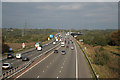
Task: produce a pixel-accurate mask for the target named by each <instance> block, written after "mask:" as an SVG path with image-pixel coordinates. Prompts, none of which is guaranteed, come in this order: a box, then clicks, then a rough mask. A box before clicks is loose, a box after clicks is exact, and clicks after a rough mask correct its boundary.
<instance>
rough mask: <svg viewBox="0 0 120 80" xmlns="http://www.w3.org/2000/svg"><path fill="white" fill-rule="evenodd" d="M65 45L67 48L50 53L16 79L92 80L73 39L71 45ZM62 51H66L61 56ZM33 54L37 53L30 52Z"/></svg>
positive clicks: (84, 60)
mask: <svg viewBox="0 0 120 80" xmlns="http://www.w3.org/2000/svg"><path fill="white" fill-rule="evenodd" d="M69 37H70V36H69ZM66 45H68V46H69V48H66V47H61V46H59V47H58V48H57V49H58V51H59V52H58V53H54V51H52V52H51V53H50V54H49V55H48V56H46V58H44V59H42V60H41V61H39V62H38V63H37V64H36V65H33V66H32V67H31V68H29V69H28V70H26V71H25V72H23V73H21V74H20V75H18V76H16V78H92V75H91V73H90V69H89V67H88V64H87V61H86V59H85V57H84V55H83V52H82V51H81V50H80V48H79V46H78V44H77V43H76V42H75V40H74V39H73V44H72V43H70V44H66ZM52 46H54V45H52V44H51V46H50V47H52ZM71 46H74V50H71V48H70V47H71ZM46 50H47V49H46ZM62 50H65V51H66V54H65V55H62V54H61V51H62ZM35 53H36V54H37V51H35V52H34V53H33V52H31V54H35ZM29 56H30V55H29ZM33 57H34V56H33Z"/></svg>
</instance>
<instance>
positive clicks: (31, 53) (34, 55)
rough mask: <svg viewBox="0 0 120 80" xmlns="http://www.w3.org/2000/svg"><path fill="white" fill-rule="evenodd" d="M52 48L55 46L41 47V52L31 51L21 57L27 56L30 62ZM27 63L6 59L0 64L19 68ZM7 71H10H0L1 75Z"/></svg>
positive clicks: (20, 60)
mask: <svg viewBox="0 0 120 80" xmlns="http://www.w3.org/2000/svg"><path fill="white" fill-rule="evenodd" d="M58 43H59V42H57V44H58ZM54 46H55V45H54V44H52V43H50V44H49V45H47V46H45V47H43V49H42V51H37V50H33V51H30V52H27V53H25V54H23V55H22V56H27V57H28V58H29V59H30V60H31V59H33V58H34V57H36V56H38V55H40V54H42V53H43V52H45V51H47V50H48V49H50V48H52V47H54ZM27 62H28V61H22V59H16V58H13V59H6V60H4V61H2V63H10V64H11V66H12V67H13V68H15V67H17V66H21V65H23V64H26V63H27ZM8 70H10V69H7V70H2V73H5V72H7V71H8Z"/></svg>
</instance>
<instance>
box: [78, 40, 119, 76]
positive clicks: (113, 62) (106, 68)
mask: <svg viewBox="0 0 120 80" xmlns="http://www.w3.org/2000/svg"><path fill="white" fill-rule="evenodd" d="M78 43H79V44H80V45H81V47H82V48H84V50H85V47H86V50H85V52H86V54H87V56H88V58H89V60H90V61H91V63H92V66H93V67H94V69H95V71H96V73H97V74H99V77H100V78H118V77H119V71H118V70H119V65H118V64H119V63H118V59H119V56H116V55H114V54H110V51H114V52H116V53H118V49H117V48H118V47H116V46H105V47H103V48H104V49H105V50H104V52H105V53H106V54H108V55H109V58H110V59H109V61H108V63H107V64H105V65H103V66H102V65H96V64H94V63H93V59H94V57H95V56H94V55H95V50H96V51H97V52H99V49H100V47H101V46H95V47H93V46H90V45H87V44H84V43H82V42H78ZM106 50H107V51H106Z"/></svg>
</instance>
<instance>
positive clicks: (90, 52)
mask: <svg viewBox="0 0 120 80" xmlns="http://www.w3.org/2000/svg"><path fill="white" fill-rule="evenodd" d="M112 32H113V31H112V30H110V31H109V30H108V31H105V30H101V31H87V32H85V34H84V35H83V36H80V37H78V38H77V39H78V40H79V39H83V40H84V42H80V41H79V44H80V46H81V47H82V48H83V49H84V50H85V52H86V54H87V56H88V58H89V60H90V61H91V63H92V66H93V67H94V69H95V71H96V73H97V74H98V75H99V78H119V77H120V72H119V71H120V69H119V67H120V64H119V61H120V52H119V50H120V49H119V46H115V45H114V46H111V45H109V43H110V42H111V40H110V34H111V33H112ZM94 33H95V34H94ZM98 35H99V36H98ZM100 35H101V36H100ZM106 35H107V36H106ZM90 37H91V38H90ZM99 39H101V40H99ZM86 40H88V41H86ZM102 41H103V42H102ZM85 47H86V49H85Z"/></svg>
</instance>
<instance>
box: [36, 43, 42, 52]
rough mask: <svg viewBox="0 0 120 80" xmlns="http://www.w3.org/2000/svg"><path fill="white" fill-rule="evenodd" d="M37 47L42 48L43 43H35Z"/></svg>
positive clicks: (37, 48)
mask: <svg viewBox="0 0 120 80" xmlns="http://www.w3.org/2000/svg"><path fill="white" fill-rule="evenodd" d="M35 48H36V50H42V43H41V42H37V43H35Z"/></svg>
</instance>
